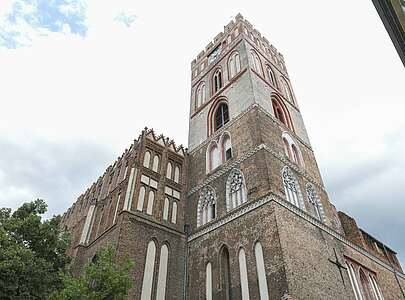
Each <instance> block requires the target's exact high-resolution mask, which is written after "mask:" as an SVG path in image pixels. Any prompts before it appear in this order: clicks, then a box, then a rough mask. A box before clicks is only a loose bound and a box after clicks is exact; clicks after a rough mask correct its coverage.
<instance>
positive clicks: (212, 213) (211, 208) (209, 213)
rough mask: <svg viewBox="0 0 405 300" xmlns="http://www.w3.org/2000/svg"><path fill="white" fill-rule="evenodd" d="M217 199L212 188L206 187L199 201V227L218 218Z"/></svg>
mask: <svg viewBox="0 0 405 300" xmlns="http://www.w3.org/2000/svg"><path fill="white" fill-rule="evenodd" d="M216 204H217V199H216V195H215V191H214V189H213V188H212V187H210V186H206V187H204V188H203V189H202V190H201V192H200V196H199V200H198V208H197V209H198V211H197V225H198V226H201V225H204V224H206V223H208V222H210V221H212V220H213V219H215V218H216Z"/></svg>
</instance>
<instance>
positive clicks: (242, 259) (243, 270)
mask: <svg viewBox="0 0 405 300" xmlns="http://www.w3.org/2000/svg"><path fill="white" fill-rule="evenodd" d="M239 272H240V287H241V295H242V300H249V284H248V275H247V267H246V254H245V250H243V248H240V249H239Z"/></svg>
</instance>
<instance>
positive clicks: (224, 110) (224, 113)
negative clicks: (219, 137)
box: [215, 103, 229, 130]
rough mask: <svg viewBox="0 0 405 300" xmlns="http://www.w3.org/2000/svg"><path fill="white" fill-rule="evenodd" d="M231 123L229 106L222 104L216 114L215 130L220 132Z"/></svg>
mask: <svg viewBox="0 0 405 300" xmlns="http://www.w3.org/2000/svg"><path fill="white" fill-rule="evenodd" d="M228 122H229V111H228V105H226V104H225V103H221V104H220V105H219V106H218V108H217V111H216V112H215V130H218V129H219V128H221V127H222V126H224V125H225V124H226V123H228Z"/></svg>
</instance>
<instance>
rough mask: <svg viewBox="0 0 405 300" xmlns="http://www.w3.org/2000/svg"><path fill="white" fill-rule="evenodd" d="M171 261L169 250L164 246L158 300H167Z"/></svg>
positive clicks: (157, 293) (158, 283) (161, 252)
mask: <svg viewBox="0 0 405 300" xmlns="http://www.w3.org/2000/svg"><path fill="white" fill-rule="evenodd" d="M168 260H169V248H168V247H167V245H163V246H162V248H161V249H160V262H159V275H158V282H157V291H156V300H164V299H166V282H167V262H168Z"/></svg>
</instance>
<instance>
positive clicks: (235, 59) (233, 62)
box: [228, 52, 240, 79]
mask: <svg viewBox="0 0 405 300" xmlns="http://www.w3.org/2000/svg"><path fill="white" fill-rule="evenodd" d="M228 70H229V79H231V78H233V77H234V76H235V75H236V74H238V73H239V72H240V59H239V53H238V52H234V53H232V54H231V56H230V58H229V61H228Z"/></svg>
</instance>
